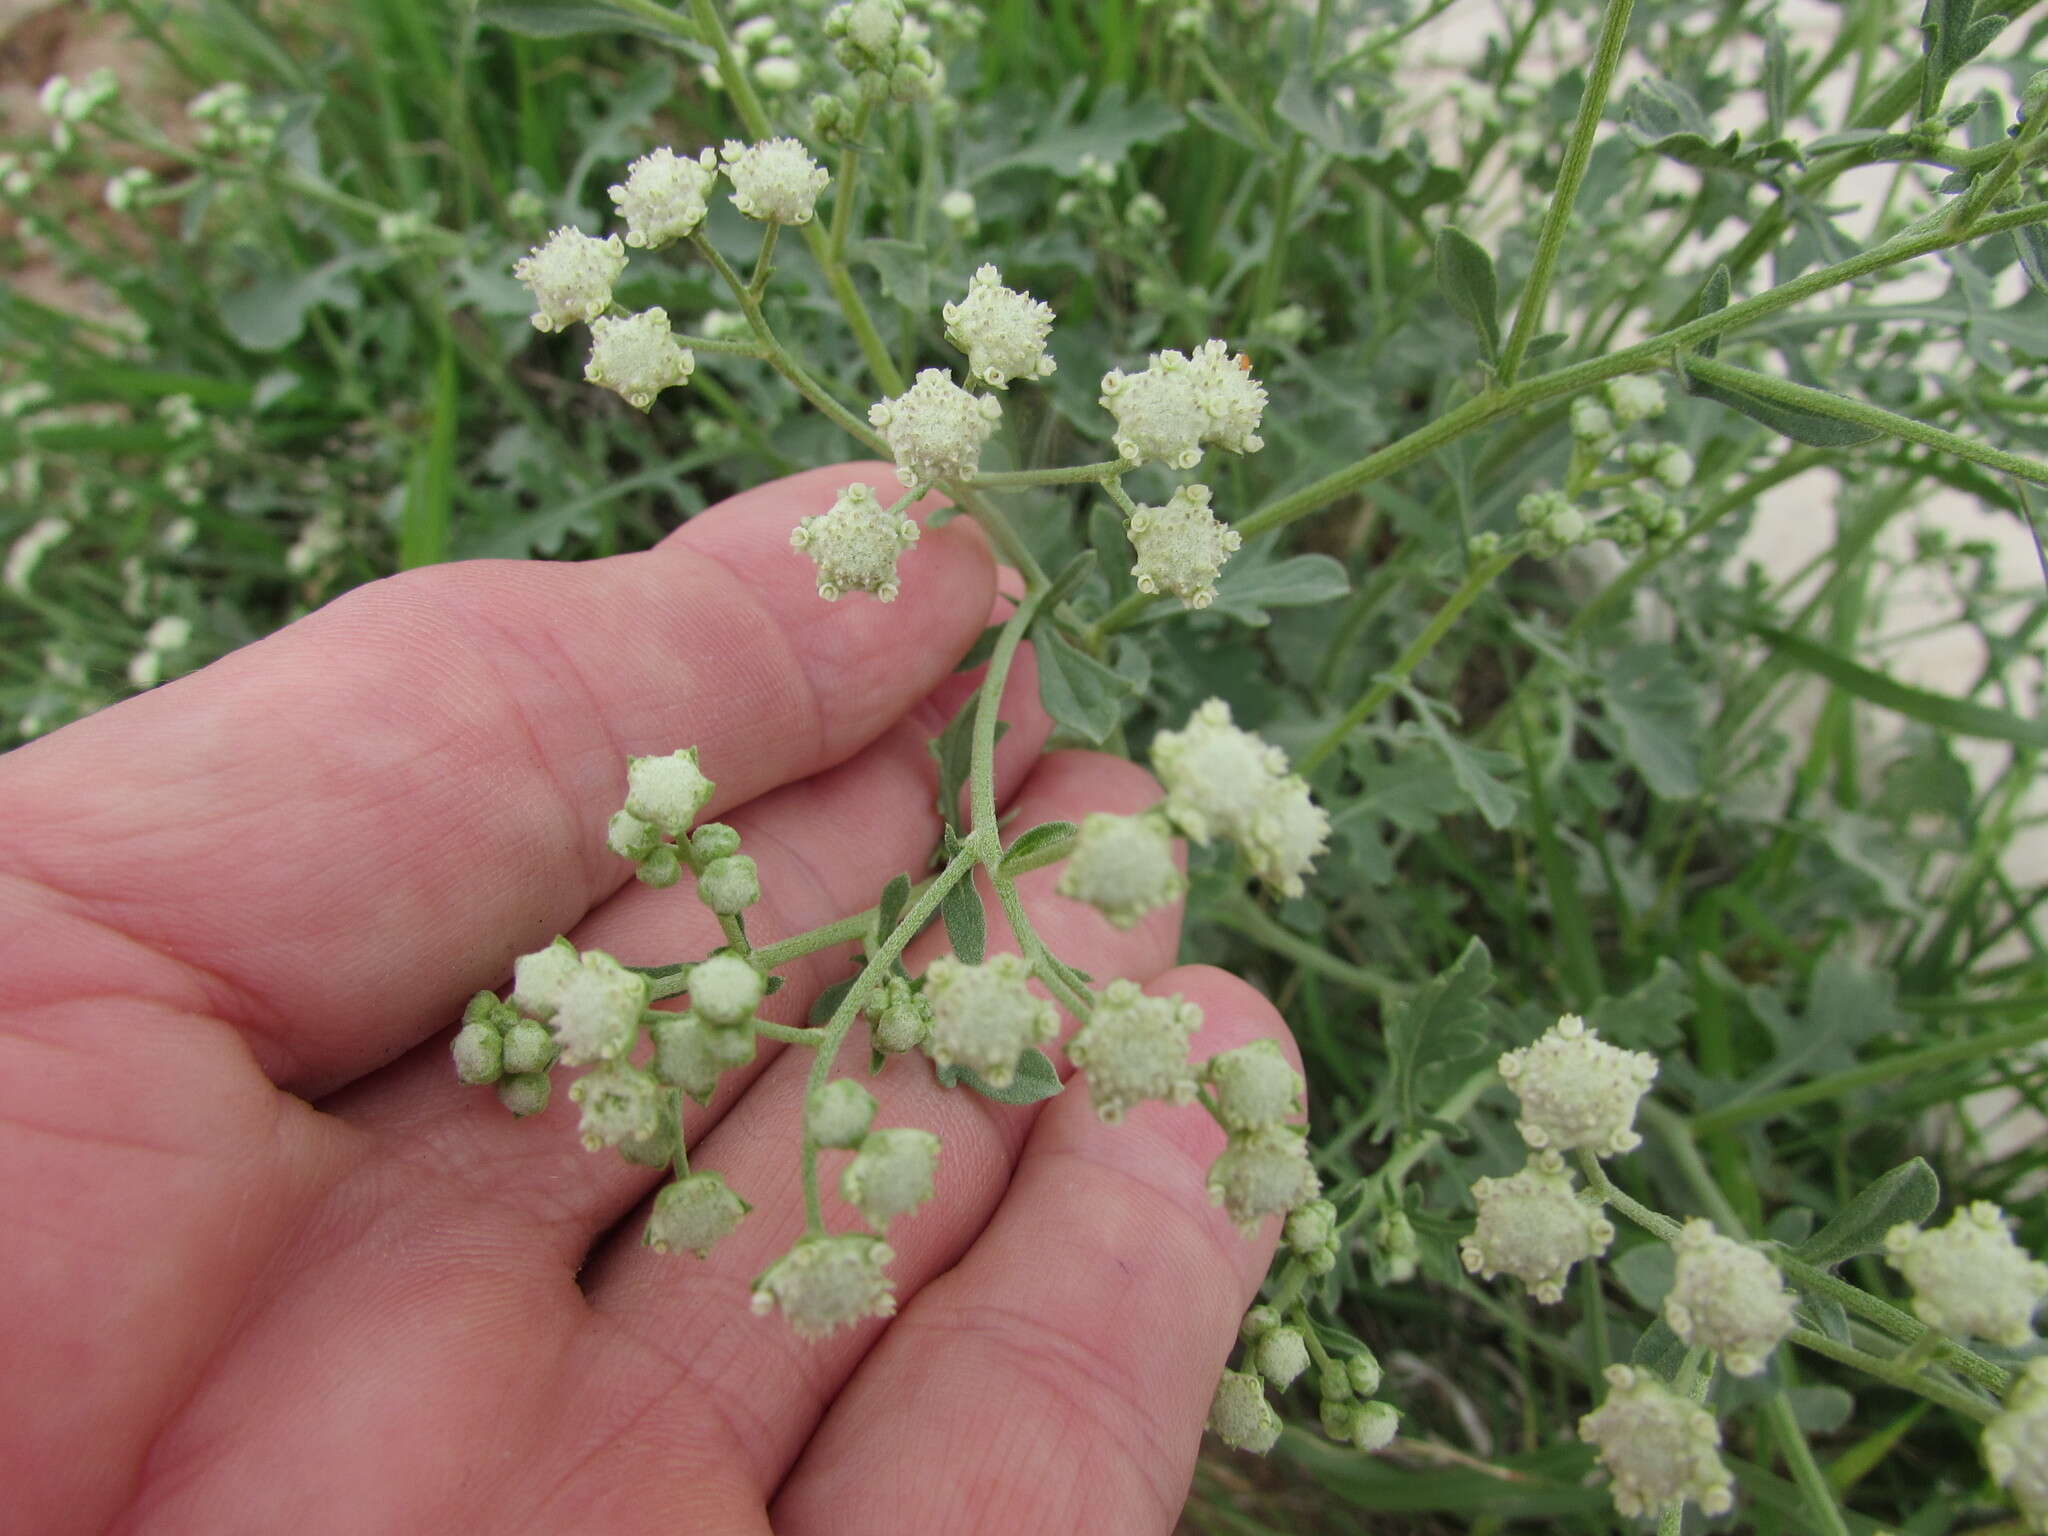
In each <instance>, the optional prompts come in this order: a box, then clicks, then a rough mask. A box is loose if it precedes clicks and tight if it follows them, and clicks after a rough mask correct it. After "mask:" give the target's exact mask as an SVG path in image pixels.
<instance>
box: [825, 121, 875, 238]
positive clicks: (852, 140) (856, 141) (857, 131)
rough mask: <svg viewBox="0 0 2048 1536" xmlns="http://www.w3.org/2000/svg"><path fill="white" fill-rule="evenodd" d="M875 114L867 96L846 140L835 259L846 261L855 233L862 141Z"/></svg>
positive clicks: (835, 217)
mask: <svg viewBox="0 0 2048 1536" xmlns="http://www.w3.org/2000/svg"><path fill="white" fill-rule="evenodd" d="M874 115H875V104H874V103H873V102H872V101H870V100H868V99H867V98H866V97H865V96H863V97H862V98H861V103H860V111H859V113H858V114H857V115H856V116H855V117H854V120H853V133H852V135H851V136H850V137H849V138H848V139H847V141H846V150H845V153H843V154H842V155H840V157H839V187H838V189H837V190H836V191H835V192H834V193H833V194H832V245H831V249H832V255H833V258H834V259H835V260H844V259H845V256H846V237H847V235H848V234H850V233H851V232H852V230H853V210H854V204H855V203H856V202H857V201H858V193H859V191H860V147H861V141H862V140H863V139H865V138H866V137H867V136H868V125H869V124H870V123H871V122H872V121H873V120H874Z"/></svg>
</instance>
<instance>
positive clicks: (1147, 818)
mask: <svg viewBox="0 0 2048 1536" xmlns="http://www.w3.org/2000/svg"><path fill="white" fill-rule="evenodd" d="M1056 889H1057V890H1058V891H1059V893H1060V894H1061V895H1062V896H1068V897H1071V898H1073V899H1074V900H1075V901H1085V902H1086V903H1088V905H1089V906H1091V907H1093V908H1094V909H1095V910H1096V911H1098V912H1100V913H1101V914H1102V915H1103V916H1104V917H1106V918H1108V919H1109V921H1110V922H1111V923H1112V924H1114V925H1115V926H1116V927H1118V928H1130V927H1133V926H1135V925H1136V923H1137V922H1138V920H1139V919H1140V918H1142V917H1143V916H1144V915H1145V914H1146V913H1147V912H1151V911H1153V910H1155V909H1156V908H1159V907H1163V906H1166V905H1168V904H1169V903H1171V902H1173V901H1176V900H1178V899H1179V898H1180V894H1181V892H1182V891H1184V890H1186V889H1187V881H1186V880H1185V879H1184V878H1183V877H1182V875H1181V872H1180V870H1179V869H1178V868H1177V867H1176V866H1175V864H1174V862H1173V833H1172V831H1171V830H1170V829H1169V828H1168V827H1167V825H1166V822H1165V819H1164V818H1162V817H1160V816H1156V815H1153V814H1152V813H1150V812H1147V813H1145V814H1143V815H1140V816H1112V815H1110V814H1109V813H1108V812H1106V811H1091V812H1089V813H1088V815H1087V816H1086V817H1084V818H1083V819H1082V822H1081V831H1080V834H1079V836H1077V837H1076V838H1075V839H1074V851H1073V852H1072V853H1070V854H1068V855H1067V863H1066V868H1064V869H1063V870H1061V871H1060V879H1059V885H1058V886H1057V887H1056Z"/></svg>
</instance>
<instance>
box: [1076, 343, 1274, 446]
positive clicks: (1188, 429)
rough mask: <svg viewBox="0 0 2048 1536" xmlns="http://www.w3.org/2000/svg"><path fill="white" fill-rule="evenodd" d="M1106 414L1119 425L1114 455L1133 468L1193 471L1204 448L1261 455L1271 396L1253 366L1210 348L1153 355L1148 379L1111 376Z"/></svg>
mask: <svg viewBox="0 0 2048 1536" xmlns="http://www.w3.org/2000/svg"><path fill="white" fill-rule="evenodd" d="M1101 403H1102V407H1103V409H1105V410H1106V411H1108V412H1109V413H1110V415H1111V416H1113V417H1115V418H1116V435H1115V438H1114V441H1115V443H1116V451H1117V452H1118V453H1119V454H1120V455H1122V456H1123V457H1124V458H1125V459H1127V460H1129V461H1130V462H1131V463H1132V464H1146V463H1154V462H1157V463H1161V464H1165V465H1168V466H1169V467H1171V468H1174V469H1193V468H1194V467H1195V466H1196V465H1197V464H1199V463H1201V462H1202V448H1203V446H1204V445H1205V444H1213V445H1214V446H1216V447H1219V448H1226V449H1228V450H1229V451H1230V452H1232V453H1256V452H1258V450H1259V449H1261V448H1263V447H1264V446H1265V440H1264V439H1263V438H1261V437H1260V436H1259V435H1258V427H1259V421H1260V418H1261V417H1262V416H1263V415H1264V414H1265V409H1266V390H1265V387H1264V386H1263V385H1262V384H1260V383H1259V381H1258V380H1257V379H1255V378H1253V377H1252V373H1251V359H1250V358H1248V357H1246V356H1245V355H1244V354H1243V353H1241V352H1240V353H1238V354H1237V355H1236V356H1232V355H1231V353H1230V349H1229V347H1228V346H1227V345H1226V344H1225V343H1223V342H1221V341H1215V340H1211V341H1205V342H1203V343H1202V345H1201V346H1199V347H1197V348H1196V349H1195V352H1194V355H1193V356H1192V357H1190V356H1188V355H1186V354H1185V353H1181V352H1176V351H1174V350H1172V349H1170V348H1169V349H1168V350H1166V351H1163V352H1155V353H1153V354H1152V356H1151V358H1150V360H1149V362H1148V366H1147V367H1146V368H1145V370H1144V371H1143V372H1142V373H1125V372H1124V371H1123V370H1121V369H1118V368H1112V369H1111V370H1110V371H1109V372H1108V373H1106V374H1104V375H1103V376H1102V400H1101Z"/></svg>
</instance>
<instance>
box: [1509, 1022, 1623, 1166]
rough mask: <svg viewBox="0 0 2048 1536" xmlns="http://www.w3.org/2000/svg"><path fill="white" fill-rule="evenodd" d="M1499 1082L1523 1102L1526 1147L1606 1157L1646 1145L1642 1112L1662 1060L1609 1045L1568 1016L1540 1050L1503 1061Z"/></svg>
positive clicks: (1512, 1055)
mask: <svg viewBox="0 0 2048 1536" xmlns="http://www.w3.org/2000/svg"><path fill="white" fill-rule="evenodd" d="M1500 1075H1501V1078H1502V1080H1503V1081H1504V1082H1506V1083H1507V1085H1508V1087H1509V1088H1511V1089H1512V1090H1514V1093H1515V1096H1516V1097H1517V1098H1519V1099H1520V1100H1521V1101H1522V1118H1521V1119H1520V1120H1518V1121H1517V1122H1516V1125H1517V1127H1518V1128H1519V1129H1520V1130H1521V1133H1522V1140H1524V1141H1526V1142H1527V1143H1528V1144H1529V1145H1530V1146H1532V1147H1534V1148H1536V1149H1537V1150H1538V1151H1539V1152H1541V1151H1555V1152H1572V1151H1577V1150H1578V1149H1580V1148H1586V1149H1589V1150H1590V1151H1591V1152H1592V1153H1593V1155H1594V1156H1596V1157H1607V1156H1610V1155H1612V1154H1614V1153H1618V1152H1628V1151H1632V1150H1633V1149H1634V1148H1636V1147H1637V1146H1639V1145H1641V1143H1642V1139H1643V1138H1642V1137H1641V1136H1640V1135H1638V1134H1637V1132H1636V1130H1635V1118H1636V1105H1637V1103H1638V1102H1639V1101H1640V1100H1641V1099H1642V1097H1643V1095H1644V1094H1645V1093H1647V1092H1649V1089H1650V1084H1651V1082H1652V1081H1653V1080H1654V1079H1655V1078H1656V1076H1657V1058H1656V1057H1654V1056H1651V1055H1649V1054H1648V1053H1646V1052H1643V1051H1625V1050H1622V1049H1621V1048H1620V1047H1619V1046H1614V1045H1609V1044H1608V1043H1607V1042H1606V1041H1605V1040H1602V1039H1601V1038H1600V1036H1599V1035H1598V1034H1597V1033H1595V1032H1594V1031H1593V1030H1590V1029H1588V1028H1587V1027H1586V1021H1585V1020H1584V1019H1582V1018H1580V1017H1579V1016H1578V1015H1577V1014H1575V1013H1568V1014H1565V1015H1564V1016H1563V1017H1562V1018H1560V1019H1559V1020H1558V1021H1557V1023H1555V1024H1554V1025H1552V1026H1551V1027H1550V1028H1549V1029H1548V1030H1546V1031H1545V1032H1544V1034H1543V1036H1542V1037H1541V1038H1540V1039H1538V1040H1537V1041H1536V1043H1535V1044H1533V1045H1527V1046H1524V1047H1522V1049H1520V1050H1518V1051H1509V1052H1508V1053H1507V1054H1506V1055H1504V1056H1502V1057H1501V1058H1500Z"/></svg>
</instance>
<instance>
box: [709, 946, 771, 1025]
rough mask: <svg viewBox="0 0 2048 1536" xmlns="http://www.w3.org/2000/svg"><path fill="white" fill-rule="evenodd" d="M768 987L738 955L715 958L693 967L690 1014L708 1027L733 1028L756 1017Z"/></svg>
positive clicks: (758, 973) (755, 971) (757, 972)
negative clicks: (758, 1006) (756, 1009)
mask: <svg viewBox="0 0 2048 1536" xmlns="http://www.w3.org/2000/svg"><path fill="white" fill-rule="evenodd" d="M767 987H768V984H767V982H766V981H764V980H763V979H762V976H761V973H760V972H759V971H757V970H755V969H754V967H753V966H752V965H750V964H749V963H748V962H746V961H745V960H742V959H741V958H740V957H739V956H738V955H713V956H712V957H711V958H710V959H709V960H704V961H700V962H699V963H698V964H696V965H693V966H692V967H690V1011H691V1012H692V1013H694V1014H696V1015H697V1017H699V1018H700V1019H702V1020H703V1021H704V1022H705V1023H707V1024H716V1025H718V1026H719V1027H720V1028H724V1029H730V1028H732V1027H733V1026H735V1025H739V1024H744V1023H746V1021H747V1020H748V1019H750V1018H752V1017H753V1016H754V1009H755V1007H756V1005H758V1004H759V1003H760V1001H761V999H762V997H763V996H765V995H766V992H767Z"/></svg>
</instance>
